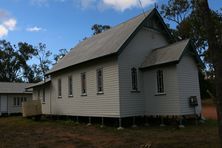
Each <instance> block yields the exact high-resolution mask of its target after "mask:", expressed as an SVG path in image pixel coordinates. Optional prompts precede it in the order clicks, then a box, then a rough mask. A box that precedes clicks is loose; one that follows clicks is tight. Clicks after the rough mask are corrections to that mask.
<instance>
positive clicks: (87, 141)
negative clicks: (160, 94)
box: [0, 117, 219, 148]
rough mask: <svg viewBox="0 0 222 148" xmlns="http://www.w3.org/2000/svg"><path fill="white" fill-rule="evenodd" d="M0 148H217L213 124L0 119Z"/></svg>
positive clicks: (217, 139) (215, 125)
mask: <svg viewBox="0 0 222 148" xmlns="http://www.w3.org/2000/svg"><path fill="white" fill-rule="evenodd" d="M0 133H1V134H0V147H10V148H13V147H18V148H21V147H22V148H23V147H53V148H56V147H62V148H66V147H68V148H69V147H115V148H118V147H127V148H131V147H132V148H134V147H147V148H148V147H149V146H150V145H151V148H159V147H160V148H180V147H181V148H182V147H189V148H197V147H201V148H210V147H212V148H217V147H219V145H218V141H219V138H218V134H217V124H216V121H213V120H210V121H207V122H206V123H205V124H201V125H198V126H195V125H192V124H189V125H186V127H185V128H184V129H179V128H177V127H176V126H165V127H159V126H158V125H151V126H149V127H144V126H139V127H138V128H125V129H124V130H120V131H118V130H117V129H116V128H115V127H104V128H100V127H99V125H97V124H93V125H91V126H87V125H86V124H84V123H81V124H76V123H75V122H73V121H71V120H43V121H34V120H31V119H25V118H22V117H1V118H0Z"/></svg>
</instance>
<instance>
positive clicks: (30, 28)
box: [26, 26, 43, 32]
mask: <svg viewBox="0 0 222 148" xmlns="http://www.w3.org/2000/svg"><path fill="white" fill-rule="evenodd" d="M42 30H43V29H42V28H41V27H37V26H34V27H29V28H27V29H26V31H28V32H39V31H42Z"/></svg>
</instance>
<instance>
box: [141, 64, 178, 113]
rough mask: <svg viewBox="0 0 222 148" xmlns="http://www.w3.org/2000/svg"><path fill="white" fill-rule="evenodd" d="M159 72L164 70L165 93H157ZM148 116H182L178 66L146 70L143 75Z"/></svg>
mask: <svg viewBox="0 0 222 148" xmlns="http://www.w3.org/2000/svg"><path fill="white" fill-rule="evenodd" d="M157 70H163V80H164V93H163V94H158V93H157V76H156V73H157ZM143 78H144V90H145V114H146V115H180V100H179V89H178V80H177V70H176V65H169V66H165V67H158V68H155V69H150V70H145V71H144V74H143Z"/></svg>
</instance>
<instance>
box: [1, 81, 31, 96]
mask: <svg viewBox="0 0 222 148" xmlns="http://www.w3.org/2000/svg"><path fill="white" fill-rule="evenodd" d="M32 84H33V83H15V82H0V94H10V93H11V94H21V93H31V92H30V91H26V87H28V86H29V85H32Z"/></svg>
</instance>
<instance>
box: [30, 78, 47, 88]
mask: <svg viewBox="0 0 222 148" xmlns="http://www.w3.org/2000/svg"><path fill="white" fill-rule="evenodd" d="M50 82H51V78H47V79H46V80H45V81H41V82H38V83H35V84H32V85H29V86H28V87H26V89H29V88H34V87H37V86H42V85H44V84H48V83H50Z"/></svg>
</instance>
